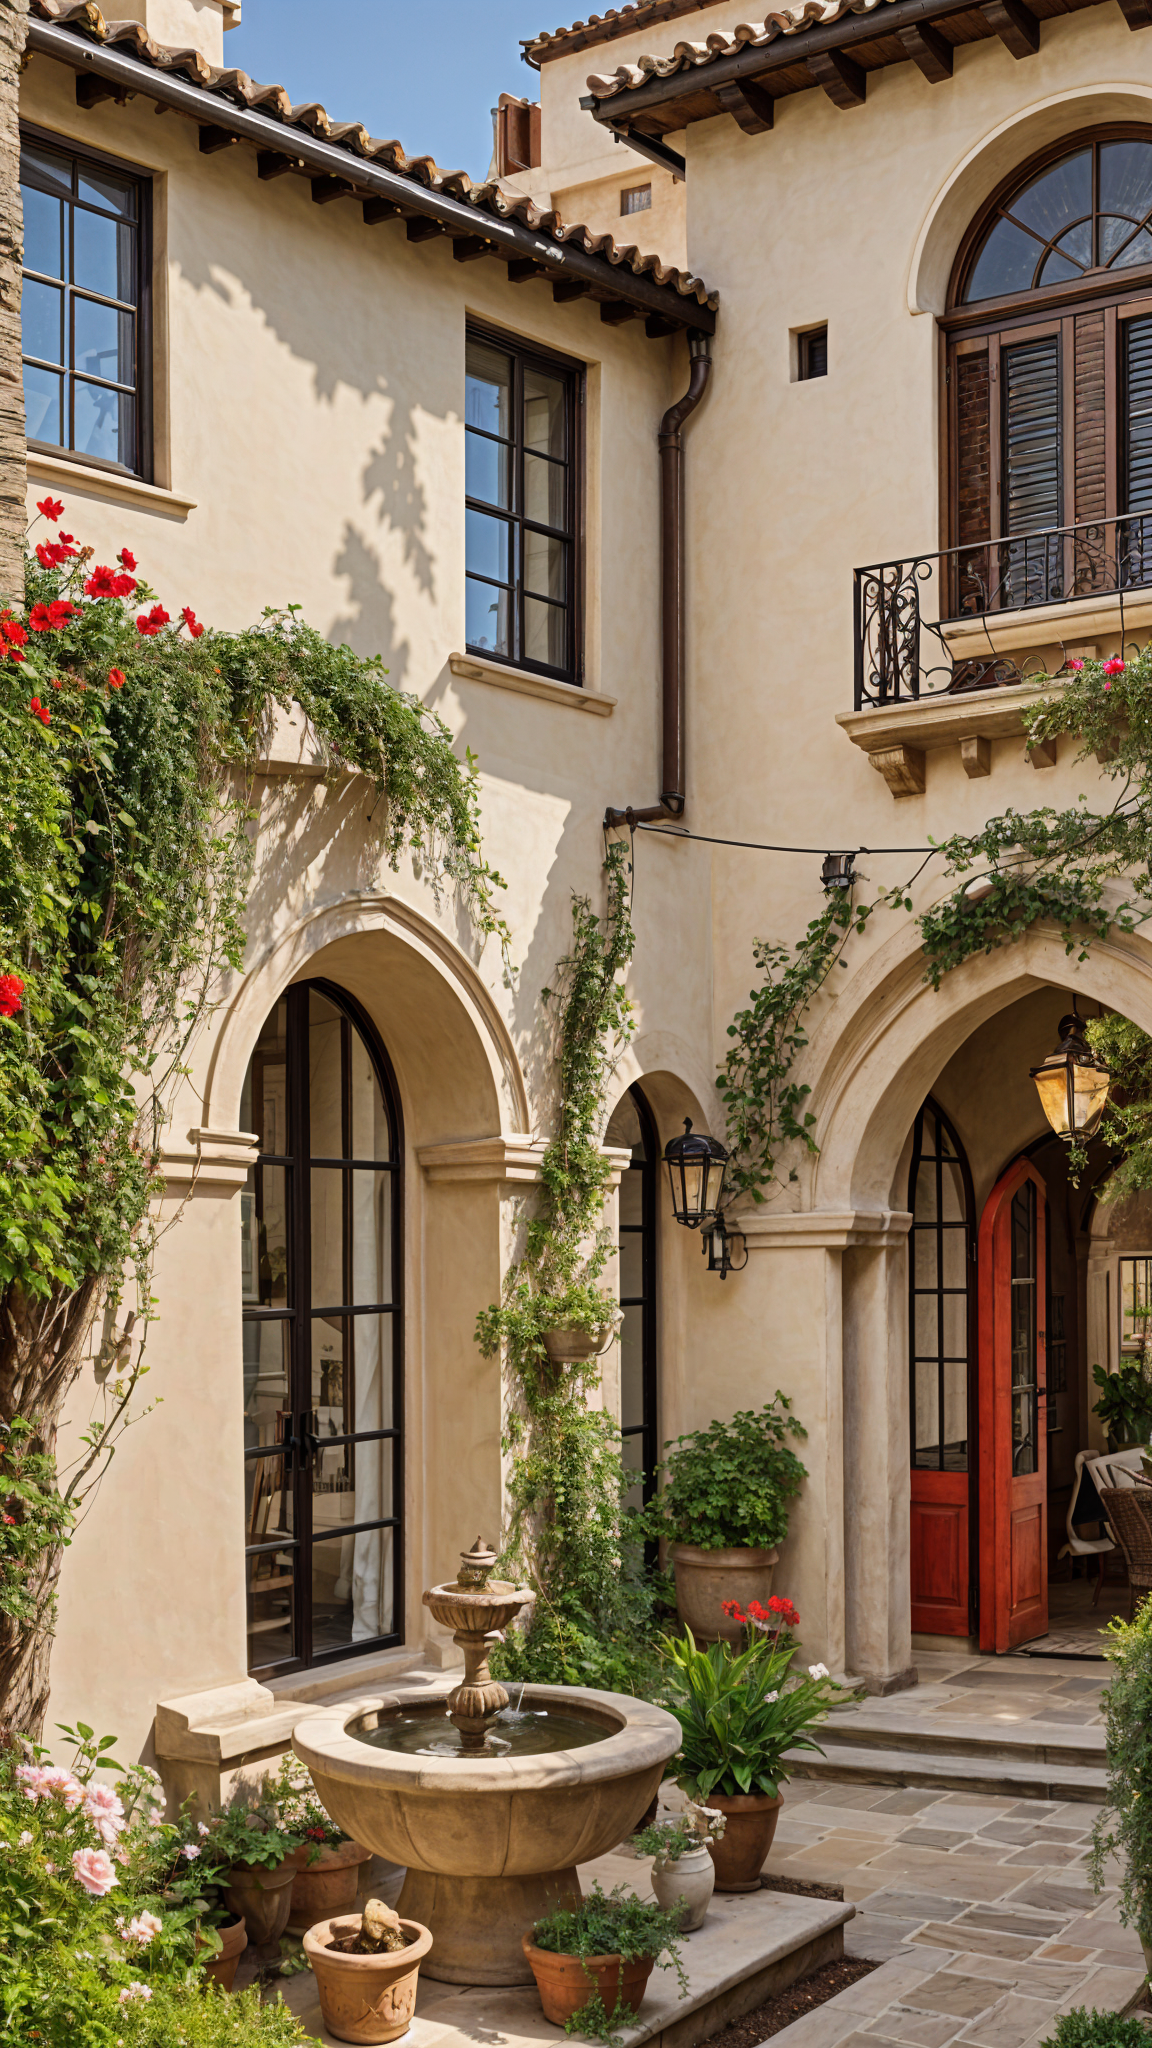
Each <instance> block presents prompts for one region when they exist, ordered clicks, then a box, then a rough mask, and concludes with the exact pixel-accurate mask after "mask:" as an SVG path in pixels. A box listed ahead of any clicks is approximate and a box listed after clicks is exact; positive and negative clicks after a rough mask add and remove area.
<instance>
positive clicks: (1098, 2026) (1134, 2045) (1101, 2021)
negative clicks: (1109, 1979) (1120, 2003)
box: [1043, 2005, 1148, 2048]
mask: <svg viewBox="0 0 1152 2048" xmlns="http://www.w3.org/2000/svg"><path fill="white" fill-rule="evenodd" d="M1147 2044H1148V2029H1147V2027H1146V2026H1145V2024H1144V2022H1143V2020H1141V2019H1138V2018H1137V2017H1136V2015H1135V2014H1134V2013H1133V2014H1132V2015H1131V2016H1130V2017H1129V2018H1127V2019H1126V2018H1125V2017H1124V2015H1123V2014H1122V2013H1118V2012H1096V2011H1091V2012H1090V2011H1089V2010H1088V2008H1087V2007H1086V2006H1083V2005H1076V2006H1073V2008H1072V2011H1071V2012H1062V2013H1061V2014H1060V2017H1059V2019H1058V2020H1057V2022H1056V2025H1055V2027H1054V2029H1053V2031H1052V2033H1051V2034H1050V2035H1049V2037H1048V2039H1047V2041H1045V2042H1044V2043H1043V2048H1147Z"/></svg>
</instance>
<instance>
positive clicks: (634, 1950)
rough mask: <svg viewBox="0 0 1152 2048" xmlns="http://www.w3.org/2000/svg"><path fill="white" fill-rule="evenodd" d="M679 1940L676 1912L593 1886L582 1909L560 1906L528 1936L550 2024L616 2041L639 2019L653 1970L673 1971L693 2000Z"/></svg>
mask: <svg viewBox="0 0 1152 2048" xmlns="http://www.w3.org/2000/svg"><path fill="white" fill-rule="evenodd" d="M679 1937H680V1920H679V1912H678V1910H677V1911H673V1912H671V1913H669V1912H666V1911H665V1909H664V1908H663V1907H662V1906H653V1905H648V1904H646V1903H645V1902H644V1901H642V1900H640V1899H638V1898H637V1897H636V1896H635V1894H634V1893H633V1892H628V1891H625V1890H624V1888H623V1886H622V1885H617V1886H616V1888H615V1890H614V1891H610V1892H605V1891H603V1890H602V1889H601V1887H600V1885H599V1884H595V1883H594V1884H593V1885H592V1888H591V1890H590V1891H589V1892H588V1894H587V1896H586V1897H585V1898H584V1899H582V1900H581V1902H580V1904H579V1905H578V1906H574V1907H569V1906H561V1907H560V1908H558V1910H557V1911H556V1912H555V1913H549V1914H548V1916H547V1918H546V1919H544V1920H538V1921H537V1922H536V1925H535V1926H534V1927H531V1928H529V1930H528V1933H527V1934H526V1935H525V1936H524V1954H525V1955H526V1957H527V1958H528V1962H529V1964H530V1966H531V1970H532V1975H533V1976H534V1977H535V1979H536V1989H537V1990H538V1992H539V1993H540V2003H541V2005H542V2006H543V2008H544V2017H545V2019H547V2020H551V2021H552V2022H553V2024H554V2025H555V2026H558V2027H565V2028H568V2025H569V2021H576V2020H577V2019H578V2020H579V2022H580V2026H579V2031H580V2032H581V2033H584V2034H590V2035H594V2036H596V2037H597V2038H599V2039H601V2040H604V2041H608V2040H610V2039H611V2037H612V2035H613V2033H614V2032H615V2031H616V2030H617V2029H619V2028H620V2027H621V2026H628V2025H630V2023H631V2022H632V2020H634V2019H635V2017H636V2014H637V2012H638V2011H639V2009H640V2006H641V2004H642V2002H643V1998H644V1993H645V1990H646V1988H647V1984H648V1979H649V1977H650V1976H651V1975H652V1969H653V1965H654V1964H655V1963H657V1962H659V1963H660V1965H661V1967H662V1968H664V1969H668V1968H672V1969H674V1970H675V1971H676V1974H677V1976H678V1978H679V1980H680V1988H681V1993H682V1994H684V1993H686V1992H687V1989H688V1981H687V1978H686V1976H685V1974H684V1965H683V1963H682V1961H681V1959H680V1949H679ZM665 1958H667V1960H665ZM569 2031H574V2029H572V2028H569Z"/></svg>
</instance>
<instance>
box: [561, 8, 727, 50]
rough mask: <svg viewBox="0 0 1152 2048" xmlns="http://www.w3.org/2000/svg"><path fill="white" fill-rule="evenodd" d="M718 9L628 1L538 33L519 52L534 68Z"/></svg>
mask: <svg viewBox="0 0 1152 2048" xmlns="http://www.w3.org/2000/svg"><path fill="white" fill-rule="evenodd" d="M718 5H719V0H629V4H628V5H627V6H624V7H609V8H608V10H607V12H606V13H604V14H590V15H589V17H588V19H587V21H574V22H573V23H572V26H571V28H554V29H541V31H540V33H539V35H535V36H529V37H527V38H526V39H525V40H524V41H523V42H522V44H521V48H522V49H523V51H524V56H525V58H526V60H527V62H528V63H529V64H537V65H538V64H542V63H546V62H547V60H548V58H549V57H562V56H564V55H565V53H566V52H567V51H569V50H584V49H587V48H588V47H589V45H590V44H592V43H607V42H611V41H612V40H613V39H614V38H615V37H616V36H627V35H634V34H635V32H636V30H637V29H642V28H655V27H656V26H657V24H658V23H660V22H662V21H678V20H679V19H680V17H681V16H682V15H685V14H698V13H699V12H700V10H701V8H704V7H716V6H718Z"/></svg>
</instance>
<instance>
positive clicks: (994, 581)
mask: <svg viewBox="0 0 1152 2048" xmlns="http://www.w3.org/2000/svg"><path fill="white" fill-rule="evenodd" d="M1150 626H1152V513H1149V514H1139V515H1138V514H1130V515H1128V516H1126V517H1124V518H1118V519H1111V520H1095V521H1087V520H1085V521H1080V522H1079V523H1078V524H1076V525H1072V526H1060V527H1048V528H1044V529H1041V530H1038V531H1036V532H1033V533H1026V534H1013V535H1012V536H1011V537H1009V538H1005V539H1002V540H994V541H984V542H981V543H979V544H978V545H969V546H965V547H959V548H947V549H942V550H940V551H939V552H937V553H934V554H921V555H913V556H906V557H904V558H903V559H902V560H898V561H893V562H877V563H872V564H871V565H870V566H868V567H867V568H862V569H857V570H856V571H855V574H854V588H853V637H854V655H855V709H854V711H853V712H852V713H842V714H840V716H839V718H838V721H837V722H838V723H839V724H840V725H842V726H843V727H844V728H845V730H846V731H847V733H848V736H849V738H850V739H851V740H853V742H854V743H855V744H856V745H857V746H860V747H862V748H863V749H864V751H865V752H866V753H867V754H868V755H869V757H870V758H871V760H872V762H873V765H874V766H875V767H876V768H878V769H879V770H880V772H881V773H882V774H883V775H884V778H885V780H886V781H887V783H888V786H889V788H890V789H891V791H892V794H893V796H914V795H918V794H920V793H921V792H922V791H923V789H924V786H925V785H924V754H925V751H926V750H929V749H932V748H936V747H944V746H951V745H958V746H959V748H960V753H961V759H962V761H963V765H964V768H965V770H966V772H967V773H968V774H969V775H986V774H989V773H990V772H991V741H992V739H993V738H1007V737H1012V736H1014V735H1016V736H1023V733H1024V726H1023V723H1022V721H1021V716H1020V714H1021V710H1022V709H1023V708H1024V706H1025V705H1027V704H1030V703H1032V702H1034V701H1035V699H1036V697H1037V695H1038V694H1039V692H1040V690H1041V689H1042V688H1043V687H1044V686H1046V685H1048V684H1049V683H1050V681H1051V678H1052V677H1053V675H1055V674H1056V673H1058V672H1059V670H1060V669H1061V668H1062V667H1063V665H1064V663H1065V661H1066V660H1068V659H1070V658H1071V656H1072V655H1073V654H1077V653H1078V654H1080V655H1083V656H1087V655H1095V654H1096V653H1097V652H1098V651H1100V649H1099V643H1100V642H1101V641H1105V642H1112V643H1115V644H1116V645H1119V646H1123V645H1124V644H1125V643H1126V641H1127V638H1128V636H1129V634H1130V633H1131V632H1132V631H1134V630H1138V629H1140V628H1145V629H1147V628H1148V627H1150ZM1055 758H1056V756H1055V746H1054V744H1052V745H1050V746H1048V747H1045V748H1043V749H1035V750H1032V752H1031V753H1030V755H1029V759H1030V760H1031V762H1032V766H1033V767H1036V768H1042V767H1048V766H1051V765H1053V764H1054V762H1055Z"/></svg>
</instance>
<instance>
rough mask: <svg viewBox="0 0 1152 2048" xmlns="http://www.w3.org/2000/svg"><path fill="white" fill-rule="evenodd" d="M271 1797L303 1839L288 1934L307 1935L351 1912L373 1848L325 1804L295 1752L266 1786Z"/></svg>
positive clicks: (282, 1822) (295, 1857) (285, 1824)
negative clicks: (346, 1828)
mask: <svg viewBox="0 0 1152 2048" xmlns="http://www.w3.org/2000/svg"><path fill="white" fill-rule="evenodd" d="M265 1800H266V1802H267V1804H268V1806H269V1807H270V1808H271V1809H273V1810H274V1811H275V1814H276V1819H277V1823H278V1825H279V1826H280V1827H281V1828H286V1829H288V1830H290V1831H291V1833H293V1834H296V1835H300V1836H302V1837H303V1839H302V1841H301V1843H300V1847H299V1848H298V1849H296V1850H294V1851H293V1854H292V1862H293V1863H294V1865H295V1868H296V1876H295V1878H294V1879H293V1883H292V1910H291V1912H290V1913H289V1915H288V1932H289V1933H290V1934H303V1932H304V1930H305V1928H308V1927H312V1926H314V1925H315V1924H316V1922H317V1921H318V1920H332V1919H334V1918H335V1917H336V1916H337V1915H338V1914H341V1913H350V1912H351V1911H352V1910H353V1908H354V1907H355V1904H356V1894H357V1892H358V1891H359V1889H360V1873H361V1870H362V1869H363V1867H364V1865H365V1863H369V1862H371V1859H372V1851H371V1849H366V1848H365V1847H364V1845H363V1843H362V1842H356V1841H353V1839H352V1837H351V1836H350V1835H346V1834H345V1832H344V1830H343V1828H342V1827H339V1826H338V1825H337V1823H336V1822H335V1821H334V1820H333V1819H332V1816H331V1815H330V1814H329V1813H328V1812H327V1810H326V1809H325V1808H324V1807H323V1806H322V1805H321V1804H320V1800H319V1798H318V1796H317V1792H316V1787H315V1786H314V1785H313V1783H312V1774H311V1772H310V1771H309V1770H308V1768H307V1766H306V1765H305V1764H302V1763H301V1762H300V1760H299V1758H298V1757H296V1756H293V1755H292V1753H291V1751H289V1752H288V1754H287V1755H286V1756H285V1757H284V1758H283V1760H282V1762H281V1765H280V1769H279V1771H278V1772H277V1774H276V1776H275V1777H274V1778H272V1779H269V1780H268V1781H267V1782H266V1784H265Z"/></svg>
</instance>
